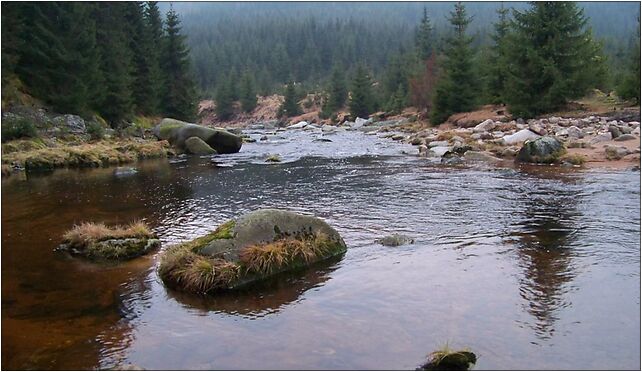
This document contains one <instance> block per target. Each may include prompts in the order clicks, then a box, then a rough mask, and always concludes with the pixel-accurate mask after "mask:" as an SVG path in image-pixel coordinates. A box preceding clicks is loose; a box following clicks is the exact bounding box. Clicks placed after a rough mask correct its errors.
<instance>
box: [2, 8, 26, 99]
mask: <svg viewBox="0 0 642 372" xmlns="http://www.w3.org/2000/svg"><path fill="white" fill-rule="evenodd" d="M1 6H2V22H1V25H2V86H3V87H4V86H5V84H6V82H7V80H8V79H9V78H10V77H12V76H13V75H14V74H15V72H16V66H17V65H18V61H19V60H20V51H21V50H22V48H23V47H24V39H23V37H22V36H23V32H24V20H23V18H22V10H23V4H21V3H7V2H5V3H2V4H1Z"/></svg>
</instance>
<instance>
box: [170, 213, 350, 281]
mask: <svg viewBox="0 0 642 372" xmlns="http://www.w3.org/2000/svg"><path fill="white" fill-rule="evenodd" d="M345 251H346V244H345V242H344V241H343V239H342V238H341V236H340V235H339V233H338V232H337V231H336V230H335V229H333V228H332V227H330V225H328V224H327V223H325V222H324V221H323V220H321V219H319V218H316V217H313V216H306V215H301V214H298V213H294V212H290V211H284V210H277V209H261V210H257V211H254V212H250V213H248V214H245V215H243V216H242V217H240V218H238V219H236V220H230V221H228V222H226V223H224V224H223V225H221V226H219V227H218V228H217V229H216V230H215V231H213V232H212V233H210V234H208V235H205V236H203V237H200V238H197V239H195V240H192V241H189V242H186V243H183V244H179V245H175V246H172V247H170V248H168V249H167V250H166V251H165V252H164V254H163V256H162V257H161V263H160V267H159V275H160V277H161V278H162V279H163V281H164V282H165V283H166V284H167V285H169V286H171V287H173V288H176V289H179V290H184V291H188V292H194V293H211V292H215V291H217V290H228V289H236V288H239V287H242V286H245V285H247V284H250V283H253V282H256V281H260V280H263V279H265V278H268V277H271V276H273V275H275V274H278V273H281V272H285V271H290V270H294V269H298V268H304V267H307V266H310V265H311V264H313V263H315V262H319V261H322V260H325V259H328V258H330V257H334V256H337V255H339V254H342V253H344V252H345Z"/></svg>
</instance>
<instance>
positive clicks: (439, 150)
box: [430, 146, 451, 157]
mask: <svg viewBox="0 0 642 372" xmlns="http://www.w3.org/2000/svg"><path fill="white" fill-rule="evenodd" d="M450 149H451V148H450V147H448V146H437V147H433V148H431V149H430V155H432V156H437V157H442V156H444V154H445V153H447V152H448V151H450Z"/></svg>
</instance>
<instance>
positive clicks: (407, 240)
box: [375, 234, 415, 247]
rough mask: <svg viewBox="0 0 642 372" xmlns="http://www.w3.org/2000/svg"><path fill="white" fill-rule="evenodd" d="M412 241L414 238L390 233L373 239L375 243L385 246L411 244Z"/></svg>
mask: <svg viewBox="0 0 642 372" xmlns="http://www.w3.org/2000/svg"><path fill="white" fill-rule="evenodd" d="M414 242H415V239H413V238H411V237H409V236H406V235H401V234H392V235H388V236H385V237H383V238H381V239H377V240H375V243H379V244H381V245H385V246H386V247H398V246H400V245H406V244H412V243H414Z"/></svg>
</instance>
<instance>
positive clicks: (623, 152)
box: [604, 145, 631, 160]
mask: <svg viewBox="0 0 642 372" xmlns="http://www.w3.org/2000/svg"><path fill="white" fill-rule="evenodd" d="M604 152H605V153H606V158H607V159H608V160H620V159H622V158H623V157H625V156H627V155H629V154H630V153H631V152H630V151H629V149H627V148H626V147H624V146H613V145H609V146H606V148H605V149H604Z"/></svg>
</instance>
